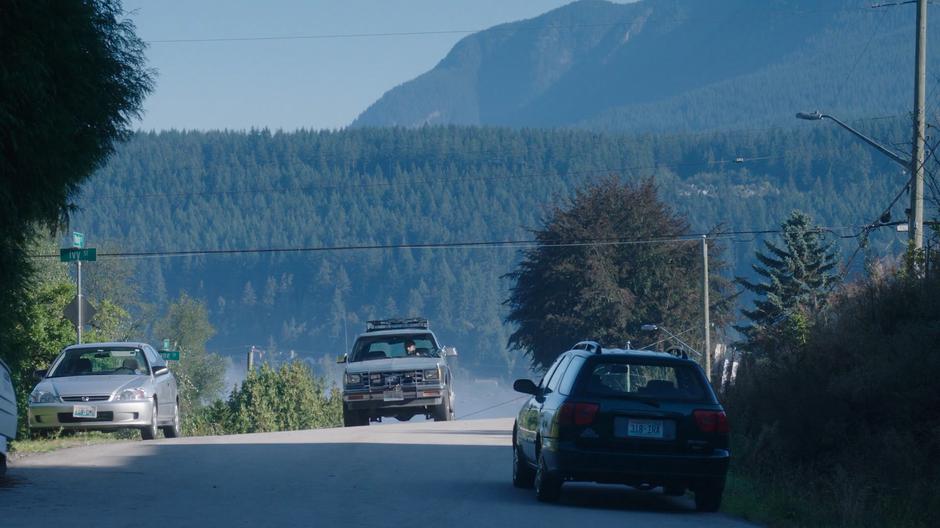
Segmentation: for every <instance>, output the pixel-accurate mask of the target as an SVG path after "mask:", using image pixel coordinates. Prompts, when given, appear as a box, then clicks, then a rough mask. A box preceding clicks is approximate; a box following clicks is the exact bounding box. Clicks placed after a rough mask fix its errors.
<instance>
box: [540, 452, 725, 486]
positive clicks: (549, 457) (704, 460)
mask: <svg viewBox="0 0 940 528" xmlns="http://www.w3.org/2000/svg"><path fill="white" fill-rule="evenodd" d="M543 456H544V458H545V463H546V465H547V466H548V470H549V471H550V472H552V473H557V474H559V475H561V476H563V477H564V478H567V479H570V480H578V481H589V482H606V483H619V484H630V485H637V484H651V485H654V486H659V485H678V486H684V487H690V488H694V487H696V486H698V485H704V484H714V483H715V482H717V481H721V482H723V481H724V478H725V475H726V474H727V472H728V463H729V461H730V459H731V453H730V452H729V451H728V450H726V449H715V450H713V451H711V452H709V453H701V454H698V453H668V454H667V453H636V452H623V451H617V450H613V449H604V450H600V449H590V450H587V449H582V448H577V447H575V445H574V444H573V443H570V442H545V443H544V444H543Z"/></svg>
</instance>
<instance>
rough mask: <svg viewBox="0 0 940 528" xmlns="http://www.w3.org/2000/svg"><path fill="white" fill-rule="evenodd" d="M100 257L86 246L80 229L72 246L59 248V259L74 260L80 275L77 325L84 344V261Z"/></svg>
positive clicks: (79, 342) (79, 340)
mask: <svg viewBox="0 0 940 528" xmlns="http://www.w3.org/2000/svg"><path fill="white" fill-rule="evenodd" d="M97 259H98V254H97V251H96V250H95V248H86V247H85V235H84V234H83V233H79V232H78V231H73V232H72V247H70V248H62V249H60V250H59V260H61V261H62V262H74V263H75V266H76V275H77V276H78V323H77V324H76V325H75V326H76V327H77V330H78V344H82V330H83V328H84V326H85V318H84V317H83V316H84V314H83V313H82V312H83V310H82V261H83V260H87V261H92V262H94V261H95V260H97Z"/></svg>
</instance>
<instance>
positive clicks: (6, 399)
mask: <svg viewBox="0 0 940 528" xmlns="http://www.w3.org/2000/svg"><path fill="white" fill-rule="evenodd" d="M14 439H16V393H15V392H13V379H12V378H11V377H10V368H9V367H7V365H6V363H4V362H3V360H2V359H0V477H2V476H3V475H4V473H6V470H7V442H8V441H9V440H14Z"/></svg>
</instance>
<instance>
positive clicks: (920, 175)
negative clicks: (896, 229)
mask: <svg viewBox="0 0 940 528" xmlns="http://www.w3.org/2000/svg"><path fill="white" fill-rule="evenodd" d="M926 88H927V0H917V53H916V57H915V71H914V149H913V151H912V153H911V171H912V173H911V178H912V181H911V223H910V226H909V229H910V237H911V238H910V240H911V241H912V242H913V243H914V249H917V250H920V249H922V248H923V247H924V158H925V146H924V144H925V140H926V138H925V137H924V136H925V134H926V115H925V109H924V105H925V91H926Z"/></svg>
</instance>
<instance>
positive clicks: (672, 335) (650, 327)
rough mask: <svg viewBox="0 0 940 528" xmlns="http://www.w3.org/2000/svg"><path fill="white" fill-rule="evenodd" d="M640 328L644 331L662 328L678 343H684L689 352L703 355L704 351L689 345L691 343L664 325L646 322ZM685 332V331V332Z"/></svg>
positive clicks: (683, 345) (654, 330)
mask: <svg viewBox="0 0 940 528" xmlns="http://www.w3.org/2000/svg"><path fill="white" fill-rule="evenodd" d="M640 330H642V331H644V332H657V331H659V330H662V331H663V332H665V333H666V335H668V336H669V338H670V339H672V340H674V341H676V342H677V343H679V344H680V345H682V347H683V348H685V349H686V350H688V351H689V352H692V353H693V354H695V355H697V356H699V357H701V356H702V353H701V352H699V351H698V350H695V349H694V348H692V346H691V345H689V344H688V343H686V342H685V341H683V340H681V339H679V336H677V335H676V334H674V333H672V332H670V331H669V330H667V329H666V328H663V327H662V326H660V325H654V324H645V325H643V326H641V327H640ZM683 333H684V332H683Z"/></svg>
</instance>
